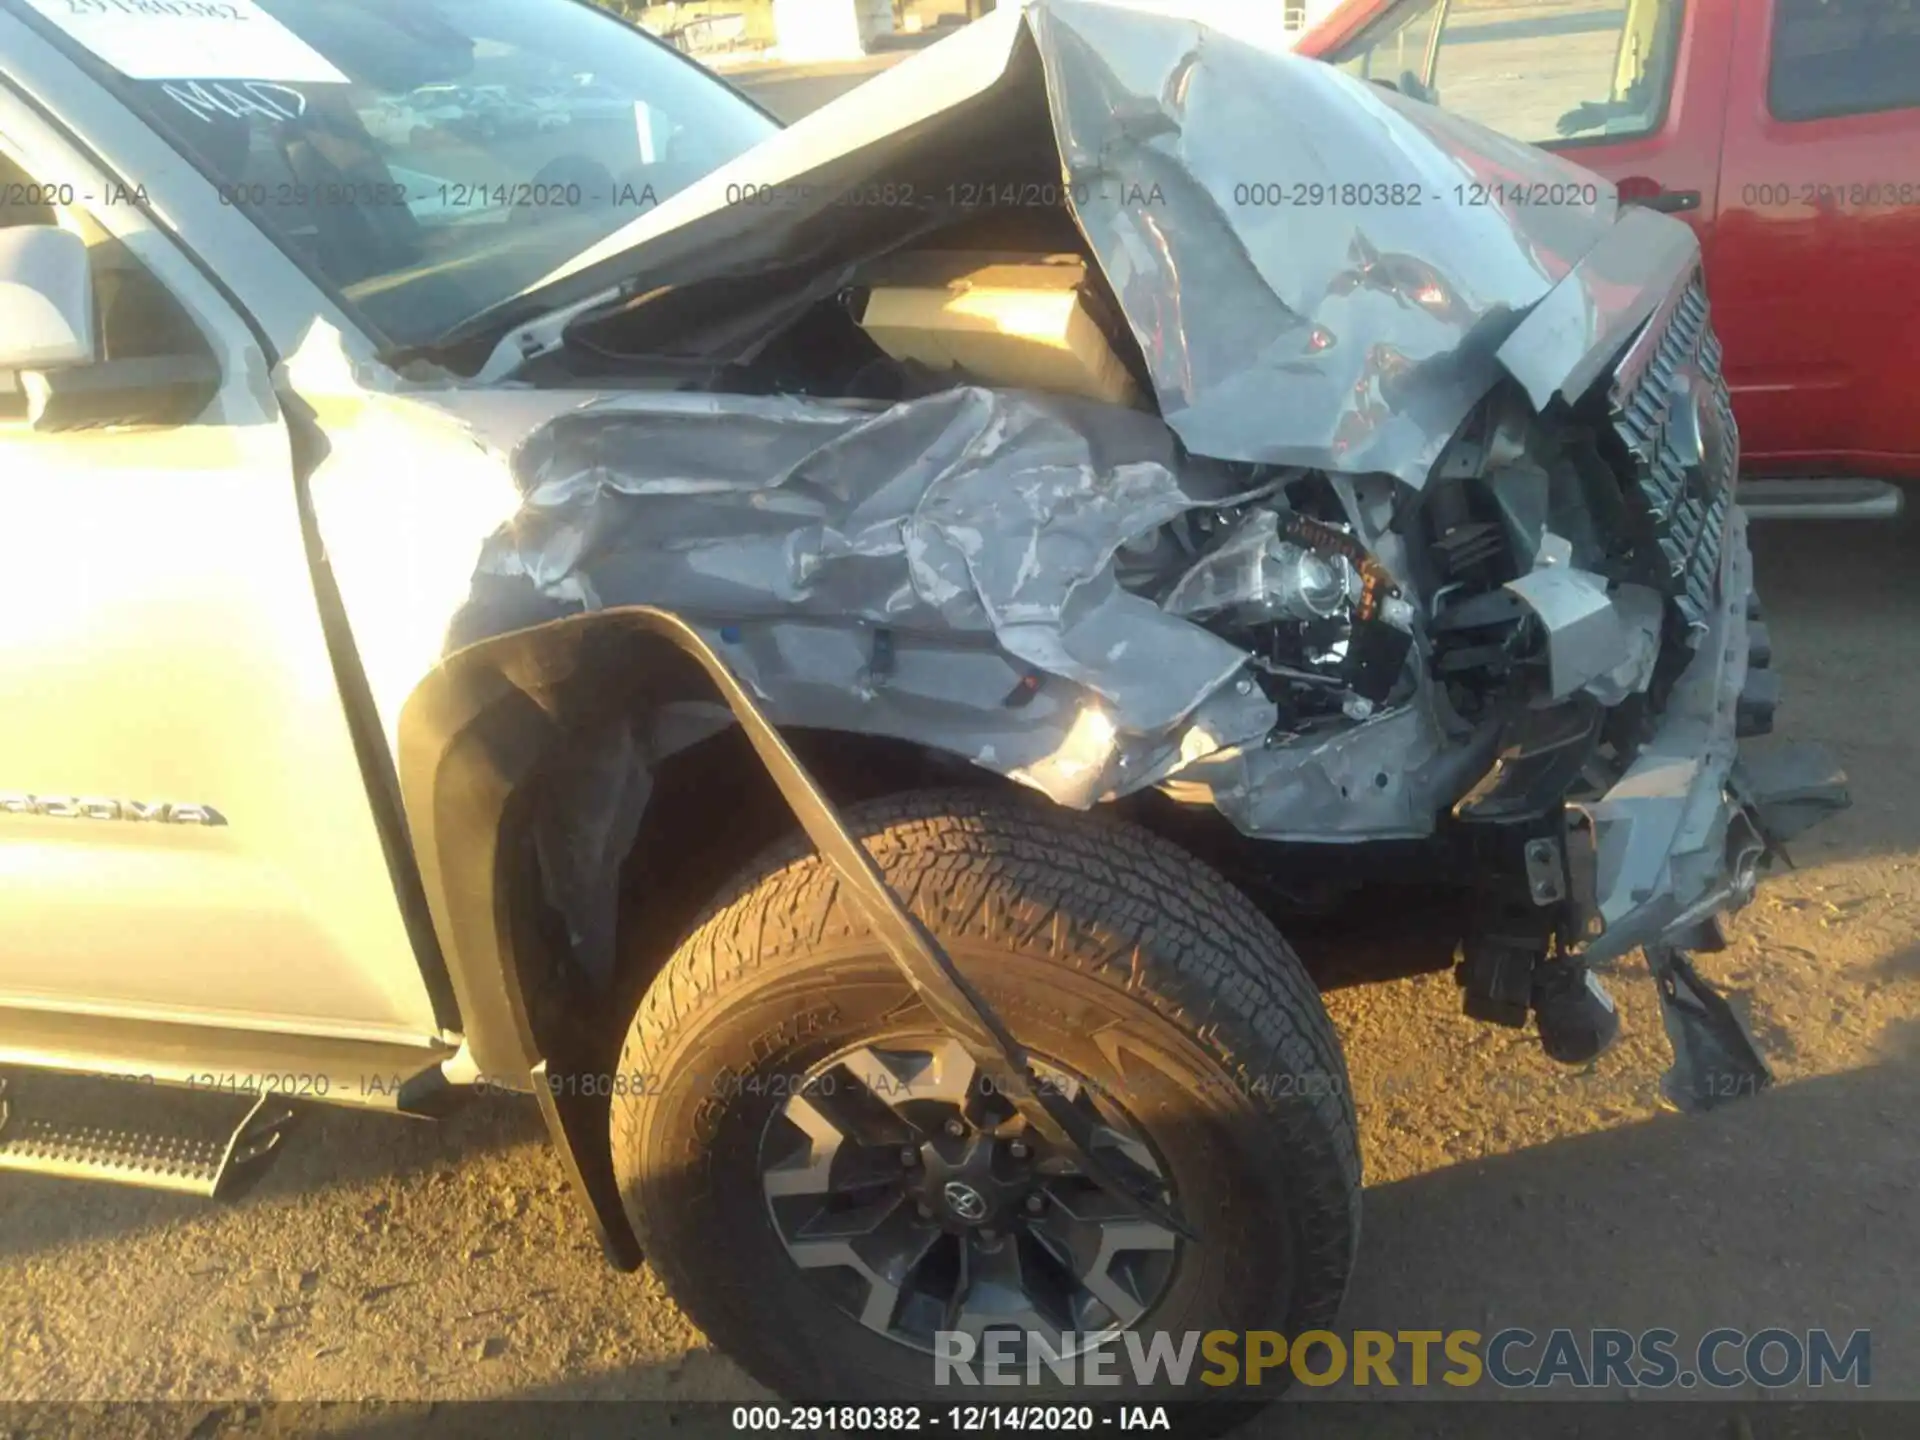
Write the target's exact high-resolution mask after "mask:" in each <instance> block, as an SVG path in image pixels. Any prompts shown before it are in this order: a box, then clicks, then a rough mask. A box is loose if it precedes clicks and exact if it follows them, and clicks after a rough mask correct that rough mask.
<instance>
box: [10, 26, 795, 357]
mask: <svg viewBox="0 0 1920 1440" xmlns="http://www.w3.org/2000/svg"><path fill="white" fill-rule="evenodd" d="M20 3H21V4H22V5H24V6H30V7H31V8H32V9H33V10H35V11H37V12H38V13H39V14H40V15H41V16H42V17H44V19H45V21H46V22H47V23H48V24H50V25H51V26H52V28H53V29H54V30H56V31H58V32H61V33H62V34H63V35H64V37H65V40H66V43H67V48H68V49H69V50H70V51H71V52H73V53H76V54H77V55H78V57H79V58H81V60H82V62H83V63H86V64H88V65H89V66H90V68H92V69H94V71H95V73H97V74H99V75H100V76H101V78H102V80H103V82H104V83H106V84H107V85H108V86H109V87H110V88H112V89H113V90H114V91H115V93H116V94H118V95H119V96H120V97H121V98H122V99H123V100H124V101H125V102H126V103H127V104H128V105H130V106H131V107H132V108H134V109H135V110H136V111H138V112H139V113H140V114H141V116H142V117H143V118H144V119H145V120H146V121H147V122H148V123H150V124H151V125H152V126H153V127H154V128H155V129H156V130H158V131H160V132H161V133H162V134H164V135H165V136H167V137H168V139H169V140H171V141H172V142H173V143H174V145H175V146H177V147H178V148H179V149H180V150H181V151H182V152H183V153H184V154H186V155H187V156H188V157H189V158H190V159H191V160H192V161H193V162H194V163H195V164H196V165H197V166H198V167H199V168H200V169H202V170H203V171H205V172H206V173H207V174H208V175H209V176H210V177H211V178H212V179H213V180H214V181H215V182H216V183H217V184H219V185H220V186H221V193H222V198H223V199H224V200H226V201H227V202H228V203H231V204H234V205H236V206H239V207H241V208H242V209H244V210H245V211H246V212H247V213H248V214H250V215H251V216H252V217H253V218H254V219H255V221H256V222H257V223H258V224H259V225H260V226H261V227H262V228H263V229H265V230H266V231H267V232H268V233H269V234H270V235H271V236H272V237H273V238H274V240H276V241H277V242H278V243H279V244H280V245H281V246H282V247H283V248H285V249H286V250H287V251H288V252H290V253H291V254H292V255H293V257H294V258H295V259H296V260H297V261H299V262H300V263H301V264H302V265H303V267H304V268H305V269H306V270H307V271H308V273H309V274H311V275H313V276H314V278H315V279H316V280H318V281H319V282H320V283H321V284H323V285H324V286H326V288H328V289H329V290H330V291H331V292H332V293H333V294H334V295H335V296H337V297H338V298H339V299H340V300H341V301H342V302H343V303H344V304H345V305H346V307H347V308H348V309H349V310H350V311H352V312H354V313H355V314H356V316H357V318H358V319H359V320H360V321H361V323H362V324H364V325H365V326H366V328H367V329H368V330H370V331H371V332H373V334H374V335H375V337H376V338H377V339H379V340H381V341H383V342H385V343H387V344H390V345H415V344H426V343H428V342H430V341H431V340H433V339H434V338H436V337H438V336H440V335H443V334H445V333H446V332H447V331H449V330H451V329H453V328H454V327H456V326H458V325H459V324H461V322H463V321H465V320H468V319H470V318H471V317H473V316H475V315H477V314H479V313H480V312H482V311H484V310H487V309H489V308H491V307H493V306H496V305H498V304H499V303H500V302H502V301H503V300H506V299H509V298H510V297H512V296H513V295H516V294H518V293H519V292H520V291H522V290H524V289H526V288H527V287H528V286H529V285H532V284H534V283H535V282H536V281H538V280H539V279H541V278H542V277H543V276H545V275H547V274H548V273H549V272H551V271H553V270H555V269H558V268H559V267H560V266H561V265H563V264H565V263H566V262H567V261H568V260H570V259H572V258H573V257H574V256H575V255H577V254H579V253H580V252H581V251H583V250H586V249H588V248H589V247H591V246H592V245H593V244H594V243H595V242H596V241H598V240H600V239H602V238H604V237H605V236H607V235H609V234H611V233H612V232H613V231H615V230H617V229H619V228H620V227H621V226H622V225H624V224H627V223H628V222H630V221H632V220H633V219H634V218H635V217H636V216H637V215H638V214H640V213H642V212H644V211H645V210H647V209H650V208H651V207H652V206H654V205H657V204H658V203H660V202H661V201H662V200H664V199H666V198H667V197H668V196H669V195H672V194H673V193H674V192H676V191H678V190H680V189H683V188H684V187H685V186H687V185H689V184H691V183H692V182H693V181H695V180H697V179H699V178H700V177H701V176H703V175H705V174H707V173H708V172H710V171H712V170H714V169H717V168H718V167H719V166H721V165H723V164H725V163H726V162H727V161H729V160H731V159H733V158H734V157H735V156H737V155H739V154H740V153H741V152H743V151H745V150H747V149H750V148H751V147H752V146H754V145H755V144H757V143H758V142H759V141H761V140H762V139H764V138H765V137H766V136H768V135H769V134H771V133H773V131H774V130H775V129H776V128H777V125H776V123H775V122H774V121H772V120H770V119H769V118H767V117H766V116H765V115H763V114H762V113H761V112H760V111H758V110H757V109H755V108H754V107H753V106H752V105H751V104H749V103H748V102H747V101H746V100H744V99H742V98H741V97H740V96H739V95H737V94H736V93H734V92H733V91H732V90H730V89H729V88H728V87H727V86H725V85H724V84H722V83H721V82H719V81H718V80H717V79H715V78H714V77H713V76H711V75H709V74H708V73H707V72H706V71H704V70H702V69H700V68H699V67H698V66H697V65H693V64H690V63H688V62H687V61H686V60H684V59H683V58H681V57H680V56H679V55H677V54H676V53H675V52H674V51H672V50H671V49H670V48H668V47H667V46H665V45H663V44H661V43H660V42H658V41H656V40H654V39H652V38H651V37H650V36H647V35H645V34H643V33H641V32H640V31H637V30H635V29H632V28H630V27H629V26H627V25H625V24H623V23H622V22H620V21H618V20H615V19H614V18H612V17H611V16H609V15H607V14H605V13H604V12H602V11H600V10H597V9H595V8H593V7H592V6H590V5H588V4H585V3H580V0H20Z"/></svg>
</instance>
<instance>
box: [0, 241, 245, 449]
mask: <svg viewBox="0 0 1920 1440" xmlns="http://www.w3.org/2000/svg"><path fill="white" fill-rule="evenodd" d="M142 273H143V277H144V272H142ZM106 328H107V331H108V334H109V335H110V336H111V334H112V331H113V326H112V324H111V323H109V324H108V326H107V327H106ZM98 333H99V327H98V326H97V325H96V324H95V319H94V286H93V256H92V255H91V254H90V253H89V251H88V249H87V243H86V241H84V240H82V239H81V238H80V237H79V236H78V235H75V234H74V233H73V232H72V231H70V230H62V229H61V228H60V227H59V226H57V225H15V226H9V227H7V228H5V229H0V415H5V414H6V412H7V411H11V412H12V416H10V417H8V418H13V417H20V418H24V419H25V421H26V423H27V424H28V425H29V426H30V427H31V428H32V429H34V430H37V431H60V430H85V429H90V428H93V427H95V426H107V425H185V424H188V423H190V422H191V421H193V420H194V419H196V418H197V417H198V416H199V415H200V414H201V413H202V412H203V411H204V410H205V409H206V408H207V406H208V405H209V404H211V403H212V401H213V398H214V396H215V395H217V394H218V393H219V391H220V366H219V363H218V362H217V361H216V360H215V359H214V357H213V354H212V352H211V351H205V350H201V351H192V352H188V353H182V354H174V353H170V352H166V353H158V354H154V353H148V354H136V355H135V356H132V357H129V358H126V359H118V358H111V357H113V354H114V352H113V347H112V346H111V344H110V345H109V346H108V350H107V356H108V357H109V358H102V356H101V353H100V348H99V346H98V344H97V343H96V341H97V335H98Z"/></svg>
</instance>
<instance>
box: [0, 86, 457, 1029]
mask: <svg viewBox="0 0 1920 1440" xmlns="http://www.w3.org/2000/svg"><path fill="white" fill-rule="evenodd" d="M0 183H3V184H4V186H5V189H4V191H3V192H0V193H4V195H5V196H6V197H7V199H8V201H9V204H8V206H7V208H6V209H5V210H4V211H0V225H30V224H42V225H44V224H48V223H55V224H58V225H59V226H61V227H62V228H65V229H69V230H72V231H76V232H78V233H79V234H80V235H81V236H82V238H83V239H84V240H85V241H86V242H87V250H88V258H89V266H90V269H91V272H92V281H93V290H94V297H95V300H94V304H95V319H96V322H97V323H96V341H95V344H96V350H97V352H98V355H97V358H99V359H104V360H107V361H112V362H120V361H143V360H144V361H147V362H149V365H150V367H154V366H157V368H158V369H159V370H160V371H165V372H174V373H176V374H178V373H181V372H204V374H205V375H206V376H207V377H208V378H207V380H206V381H205V382H204V383H205V396H206V401H205V404H204V408H202V409H200V410H198V411H197V412H196V413H190V414H188V415H186V416H185V417H184V418H182V419H179V420H176V421H172V422H170V423H162V424H151V423H149V424H132V425H128V424H116V423H111V421H110V420H109V422H108V423H99V424H95V425H93V426H91V427H89V428H53V429H48V428H45V427H44V426H42V427H36V426H35V425H33V424H31V423H29V421H28V418H27V404H26V401H25V399H24V396H23V393H22V384H21V383H20V381H19V378H18V376H17V375H10V377H9V381H8V382H7V383H0V533H3V534H5V535H6V536H7V537H8V539H9V544H8V546H7V554H6V558H5V560H4V562H0V923H3V924H4V926H5V933H6V943H5V944H4V945H0V1020H4V1021H5V1028H6V1030H7V1032H8V1034H10V1035H14V1034H22V1033H24V1034H26V1035H29V1036H31V1035H32V1034H34V1033H36V1032H35V1029H34V1026H35V1024H36V1023H38V1022H35V1020H34V1018H33V1017H34V1016H35V1015H36V1014H38V1015H41V1016H46V1017H49V1019H48V1021H47V1022H44V1023H50V1021H51V1017H52V1016H54V1015H56V1014H58V1015H64V1016H65V1017H66V1019H65V1020H64V1021H62V1022H61V1023H62V1024H64V1025H66V1026H67V1027H68V1033H71V1026H72V1024H74V1023H78V1022H89V1023H90V1021H98V1022H101V1023H115V1022H125V1021H136V1022H137V1021H172V1022H184V1023H192V1024H197V1025H201V1026H228V1027H237V1028H242V1029H250V1030H271V1031H278V1032H282V1033H284V1034H307V1035H314V1036H325V1037H334V1038H339V1039H360V1040H375V1041H380V1040H384V1041H390V1042H395V1043H399V1044H402V1045H406V1046H409V1047H412V1046H420V1047H428V1046H430V1045H433V1044H435V1043H438V1042H439V1041H440V1038H441V1037H440V1031H441V1029H442V1022H441V1019H440V1017H438V1016H437V1015H436V1007H435V1004H434V1002H433V999H432V997H431V996H430V994H429V990H428V986H427V983H426V981H425V979H424V978H423V972H422V970H421V968H420V965H419V963H418V961H417V960H416V958H415V954H414V950H413V947H412V944H411V943H410V941H409V937H408V933H407V929H406V926H405V923H404V921H403V916H402V912H401V909H400V905H399V902H398V901H397V899H396V895H395V889H394V885H393V882H392V880H391V878H390V876H389V872H388V867H387V863H386V859H385V852H384V851H383V848H382V843H381V836H380V833H379V831H378V829H377V828H376V824H375V821H374V816H373V812H372V808H371V806H370V804H369V800H368V792H367V788H366V784H365V782H364V781H363V778H362V772H361V768H360V763H359V761H358V758H357V756H356V751H355V747H354V743H353V740H352V737H351V734H350V732H349V729H348V724H347V718H346V714H345V711H344V708H343V705H342V702H341V698H340V693H339V690H338V688H337V686H336V682H335V675H334V670H333V665H332V661H331V658H330V653H329V650H328V645H327V640H326V636H325V634H324V633H323V630H322V625H321V616H320V612H319V608H318V605H317V603H316V600H315V590H314V585H313V581H312V577H311V574H310V571H309V566H308V557H307V548H306V542H305V538H304V532H303V528H302V517H301V509H300V505H299V501H298V494H297V490H296V486H295V478H294V470H293V460H292V455H291V452H290V448H289V437H288V432H287V430H286V427H285V426H284V424H283V423H282V419H281V416H280V413H279V410H278V406H277V404H276V402H275V399H274V392H273V387H272V385H271V383H270V380H269V373H268V359H267V356H266V355H265V354H263V353H262V348H261V342H260V341H259V340H258V339H257V338H256V335H255V332H254V331H253V329H252V328H251V326H250V325H249V323H248V321H247V320H246V318H245V317H244V316H243V315H242V314H241V313H240V312H239V311H238V310H237V309H236V308H234V305H233V304H232V303H230V301H229V300H228V299H227V298H226V295H225V294H224V293H223V291H222V289H221V288H219V287H217V286H216V285H215V284H214V283H213V282H212V280H211V279H210V278H209V276H208V275H206V274H204V273H202V271H201V270H200V268H199V267H198V266H197V265H196V264H195V263H194V262H193V260H192V259H191V257H190V256H188V255H187V254H186V253H185V252H184V251H182V250H181V249H180V248H179V247H178V246H176V245H175V244H174V243H173V242H172V241H171V239H170V238H169V237H168V236H167V235H166V234H164V233H162V232H161V231H159V230H158V229H157V228H155V227H154V226H153V225H152V224H151V223H150V221H149V220H148V218H147V215H146V214H145V212H144V211H143V209H142V208H141V206H140V204H139V203H137V196H135V195H134V194H133V193H132V192H131V191H130V189H129V188H128V187H127V186H126V185H125V184H123V183H122V182H120V181H119V180H117V179H116V178H115V177H112V176H109V175H107V174H104V173H102V172H101V171H99V170H97V169H96V168H95V167H94V166H93V165H92V164H91V163H90V162H89V160H88V158H87V157H86V156H84V155H83V154H82V153H80V152H79V151H77V150H76V149H75V148H73V147H72V146H70V145H69V144H67V143H66V142H65V140H64V138H63V137H62V136H61V135H60V134H59V133H58V132H56V131H55V130H53V129H52V127H51V126H49V125H47V124H45V123H44V122H42V121H41V120H40V118H39V116H38V115H37V114H36V113H35V112H34V111H33V110H32V109H30V108H29V107H28V106H27V105H25V104H24V103H22V102H21V101H20V100H19V99H18V97H17V96H15V95H14V94H12V93H11V92H10V91H9V89H8V88H7V87H6V86H5V85H4V83H0ZM5 343H6V337H5V336H4V335H0V350H3V349H4V348H5ZM86 371H91V372H92V373H93V375H95V376H96V377H98V376H103V375H105V374H106V373H107V369H106V367H103V366H99V365H93V366H87V365H82V366H79V367H75V369H74V372H72V373H79V374H80V384H81V385H82V386H85V385H86V384H88V383H89V382H88V380H87V379H86V376H85V374H83V373H80V372H86ZM48 373H49V375H54V374H55V373H56V372H48ZM113 373H114V374H116V375H120V376H124V375H125V374H126V373H127V372H126V371H125V370H124V369H122V370H119V371H115V372H113ZM193 403H198V401H197V399H196V400H195V401H194V402H193Z"/></svg>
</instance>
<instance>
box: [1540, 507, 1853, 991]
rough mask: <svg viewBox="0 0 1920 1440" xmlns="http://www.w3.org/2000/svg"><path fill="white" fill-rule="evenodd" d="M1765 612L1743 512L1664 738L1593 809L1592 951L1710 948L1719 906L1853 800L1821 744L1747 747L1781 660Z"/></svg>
mask: <svg viewBox="0 0 1920 1440" xmlns="http://www.w3.org/2000/svg"><path fill="white" fill-rule="evenodd" d="M1757 611H1758V607H1757V605H1756V603H1755V592H1754V588H1753V559H1752V554H1751V552H1750V551H1749V549H1748V547H1747V539H1746V522H1745V518H1744V517H1743V516H1741V515H1740V514H1739V513H1738V512H1737V511H1736V512H1735V513H1734V514H1733V515H1732V517H1731V518H1730V520H1729V522H1728V526H1727V537H1726V553H1725V557H1724V570H1723V573H1722V578H1721V597H1720V603H1719V606H1718V608H1717V610H1716V611H1715V612H1714V613H1713V616H1712V619H1711V622H1710V624H1709V627H1708V629H1707V631H1706V633H1705V634H1704V635H1703V636H1702V637H1701V640H1700V643H1699V647H1698V649H1697V650H1696V651H1695V653H1694V657H1693V660H1692V662H1691V663H1690V664H1689V665H1688V666H1687V669H1686V670H1685V672H1684V673H1683V674H1682V675H1681V677H1680V679H1679V681H1678V682H1676V684H1675V686H1674V689H1673V692H1672V698H1671V699H1670V700H1669V702H1668V707H1667V711H1666V714H1665V715H1664V717H1663V718H1662V720H1661V721H1660V723H1659V726H1658V728H1657V729H1656V730H1655V731H1654V733H1653V735H1652V737H1651V738H1650V739H1649V740H1648V741H1647V743H1646V744H1645V745H1644V746H1643V747H1642V748H1641V751H1640V754H1639V755H1638V757H1637V758H1636V759H1635V760H1634V762H1633V764H1632V765H1631V766H1629V767H1628V769H1627V772H1626V773H1625V775H1623V776H1622V777H1621V778H1620V780H1619V781H1618V783H1616V784H1615V785H1614V786H1613V787H1612V788H1611V789H1609V790H1608V791H1607V792H1606V793H1605V794H1604V795H1603V796H1602V797H1601V798H1600V799H1599V801H1598V802H1597V803H1594V804H1593V805H1592V806H1591V807H1590V809H1589V810H1588V812H1587V813H1588V817H1589V819H1590V820H1591V835H1592V844H1591V846H1590V847H1586V850H1587V853H1586V856H1585V858H1584V860H1583V861H1578V862H1576V863H1578V864H1581V865H1582V866H1583V867H1584V868H1585V869H1586V870H1587V872H1588V873H1587V875H1586V876H1584V877H1583V876H1576V877H1575V893H1576V894H1581V893H1585V894H1586V895H1589V896H1591V897H1592V898H1591V908H1590V909H1589V911H1588V915H1587V917H1586V924H1587V929H1588V931H1589V933H1590V934H1592V936H1593V938H1592V939H1590V940H1589V941H1588V943H1587V944H1586V946H1585V948H1584V951H1583V954H1584V955H1585V957H1586V958H1587V959H1588V960H1589V961H1601V960H1609V959H1613V958H1615V957H1617V956H1620V955H1622V954H1625V953H1626V952H1627V951H1629V950H1632V949H1635V948H1637V947H1640V946H1661V947H1671V948H1678V949H1689V948H1700V947H1701V945H1702V942H1703V939H1705V938H1707V937H1709V936H1710V935H1711V933H1712V932H1711V930H1710V928H1709V927H1710V926H1711V922H1712V921H1713V918H1714V917H1715V916H1716V915H1718V914H1720V913H1721V912H1722V911H1726V910H1733V909H1738V908H1740V907H1741V906H1743V905H1745V904H1746V903H1747V902H1748V901H1749V900H1751V899H1752V898H1753V893H1754V888H1755V885H1756V884H1757V883H1758V879H1759V871H1760V868H1761V865H1762V863H1763V862H1764V861H1765V860H1766V859H1767V858H1768V857H1769V855H1770V854H1771V853H1773V852H1775V851H1776V850H1777V847H1778V846H1779V845H1780V844H1781V843H1782V842H1783V841H1785V840H1787V839H1788V838H1790V837H1791V836H1792V835H1793V834H1796V833H1798V832H1799V831H1801V830H1804V829H1805V828H1807V826H1809V825H1811V824H1813V823H1815V822H1816V821H1818V820H1819V819H1821V818H1823V817H1824V816H1825V815H1826V814H1828V813H1831V812H1832V811H1834V810H1838V809H1842V808H1844V807H1845V806H1846V804H1847V803H1848V796H1847V791H1846V777H1845V775H1844V774H1843V773H1841V771H1840V770H1839V768H1838V767H1837V766H1836V765H1834V764H1833V763H1832V761H1831V760H1830V759H1828V757H1827V756H1826V755H1825V754H1824V753H1823V752H1822V751H1821V750H1820V749H1819V747H1817V746H1811V745H1798V746H1790V747H1785V748H1782V749H1776V750H1773V751H1771V752H1769V753H1768V754H1767V755H1766V756H1765V757H1764V758H1760V759H1755V758H1754V757H1750V756H1742V754H1741V751H1740V740H1739V736H1740V716H1741V712H1742V709H1743V698H1744V697H1746V696H1747V693H1748V691H1749V688H1750V687H1751V686H1752V683H1753V681H1754V679H1755V677H1757V676H1762V675H1766V674H1768V673H1769V672H1767V671H1766V670H1765V669H1763V668H1759V667H1756V666H1755V665H1754V663H1753V662H1754V659H1755V658H1756V657H1755V655H1754V651H1753V644H1752V641H1753V632H1754V629H1755V626H1754V624H1753V620H1754V618H1755V617H1756V616H1757ZM1759 658H1762V659H1764V658H1765V656H1764V655H1762V656H1761V657H1759ZM1760 688H1762V689H1765V688H1766V687H1764V686H1762V687H1760ZM1583 879H1584V880H1585V883H1584V884H1583V883H1581V882H1582V880H1583Z"/></svg>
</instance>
